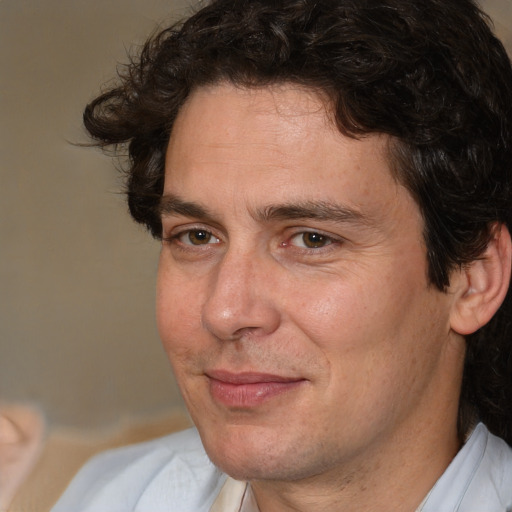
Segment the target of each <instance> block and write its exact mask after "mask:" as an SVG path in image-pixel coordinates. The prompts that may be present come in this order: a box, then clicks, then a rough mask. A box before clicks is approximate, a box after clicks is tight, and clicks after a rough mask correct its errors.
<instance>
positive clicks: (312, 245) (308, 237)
mask: <svg viewBox="0 0 512 512" xmlns="http://www.w3.org/2000/svg"><path fill="white" fill-rule="evenodd" d="M302 240H303V241H304V245H305V246H306V247H308V248H309V249H317V248H318V247H323V246H324V245H327V244H328V243H329V238H328V237H326V236H324V235H321V234H320V233H309V232H307V233H304V234H303V235H302Z"/></svg>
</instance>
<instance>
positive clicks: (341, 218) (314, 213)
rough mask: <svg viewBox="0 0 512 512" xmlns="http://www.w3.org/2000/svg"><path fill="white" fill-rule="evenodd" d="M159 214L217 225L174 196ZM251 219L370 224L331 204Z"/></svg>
mask: <svg viewBox="0 0 512 512" xmlns="http://www.w3.org/2000/svg"><path fill="white" fill-rule="evenodd" d="M158 212H159V214H160V215H161V216H172V215H177V216H184V217H193V218H196V219H201V220H204V221H208V222H216V221H215V215H214V214H213V213H212V212H210V211H209V210H208V208H207V207H205V206H203V205H201V204H199V203H195V202H190V201H184V200H183V199H181V198H179V197H178V196H176V195H174V194H169V195H164V196H162V198H161V199H160V203H159V207H158ZM251 215H252V217H253V218H254V219H256V220H258V221H260V222H270V221H272V220H300V219H304V220H306V219H312V220H321V221H333V222H341V223H361V224H370V223H371V222H370V219H369V218H368V217H367V216H366V215H364V214H363V213H361V212H360V211H358V210H356V209H354V208H351V207H348V206H345V205H341V204H336V203H333V202H330V201H299V202H294V203H284V204H275V205H267V206H265V207H264V208H262V209H258V210H256V211H254V212H251Z"/></svg>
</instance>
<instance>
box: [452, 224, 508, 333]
mask: <svg viewBox="0 0 512 512" xmlns="http://www.w3.org/2000/svg"><path fill="white" fill-rule="evenodd" d="M511 262H512V242H511V240H510V233H509V231H508V229H507V227H506V226H505V225H504V224H496V225H495V226H494V227H493V229H492V238H491V240H490V241H489V244H488V245H487V248H486V250H485V252H484V253H483V254H482V256H481V257H480V258H478V259H476V260H474V261H472V262H471V263H470V264H469V265H467V266H465V267H464V268H462V269H461V270H460V271H459V272H458V273H454V276H453V278H454V281H453V282H452V283H451V285H450V288H452V284H453V288H452V290H453V291H454V293H455V297H454V298H455V302H454V304H453V308H452V311H451V316H450V325H451V328H452V329H453V330H454V331H455V332H457V333H459V334H462V335H468V334H471V333H473V332H475V331H477V330H478V329H480V327H482V326H484V325H485V324H486V323H487V322H488V321H489V320H490V319H491V318H492V317H493V316H494V314H495V313H496V311H498V309H499V307H500V306H501V304H502V302H503V300H504V299H505V296H506V294H507V291H508V287H509V283H510V272H511V265H512V263H511Z"/></svg>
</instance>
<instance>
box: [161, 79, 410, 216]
mask: <svg viewBox="0 0 512 512" xmlns="http://www.w3.org/2000/svg"><path fill="white" fill-rule="evenodd" d="M389 145H390V139H389V137H388V136H385V135H380V134H370V135H366V136H364V137H363V138H361V139H356V138H352V137H347V136H345V135H343V134H341V133H340V132H339V130H338V129H337V128H336V126H335V123H334V122H333V120H332V116H331V113H330V110H329V108H328V107H326V101H325V100H324V99H323V98H322V97H321V96H320V94H318V93H317V92H315V91H313V90H309V89H305V88H303V87H300V86H295V85H290V84H285V85H280V86H273V87H265V88H263V87H261V88H249V89H247V88H237V87H235V86H233V85H231V84H227V83H222V84H218V85H215V86H209V87H202V88H199V89H197V90H196V91H194V92H193V93H192V94H191V96H190V97H189V99H188V100H187V102H186V103H185V104H184V106H183V107H182V109H181V111H180V113H179V115H178V117H177V119H176V122H175V125H174V128H173V132H172V135H171V138H170V141H169V146H168V151H167V158H166V178H165V187H164V188H165V190H164V194H173V195H178V196H181V195H185V196H187V197H186V199H188V198H189V197H188V196H190V195H194V196H197V197H194V198H193V199H194V200H196V199H201V200H205V199H206V200H207V202H210V201H213V199H214V196H215V195H216V194H217V193H219V194H220V195H222V194H224V199H225V200H226V199H227V200H228V201H232V202H235V199H236V202H238V203H239V202H240V198H241V197H242V198H243V199H244V200H245V201H246V203H247V205H248V206H249V207H250V206H254V207H255V208H258V207H260V206H261V205H260V204H258V203H264V202H265V201H266V200H267V199H268V200H269V201H270V200H271V199H272V200H273V201H274V202H275V201H276V200H279V201H282V200H283V199H286V200H287V201H288V202H289V201H293V200H296V201H329V202H337V201H340V200H342V201H343V202H344V203H347V204H348V205H349V206H351V207H352V208H353V209H355V210H357V209H358V208H359V206H360V205H361V204H360V203H363V202H367V203H368V198H369V197H372V196H374V199H375V203H379V205H380V207H385V204H386V203H389V202H390V201H391V202H392V201H394V199H395V198H396V195H397V194H399V195H400V194H407V195H408V193H407V192H406V191H405V189H403V187H401V186H400V185H399V184H398V183H397V182H396V180H395V179H394V177H393V175H392V173H391V170H390V165H389ZM284 196H286V197H284ZM208 198H209V199H208ZM251 203H254V204H251ZM369 213H371V212H369Z"/></svg>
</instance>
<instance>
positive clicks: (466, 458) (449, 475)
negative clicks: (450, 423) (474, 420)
mask: <svg viewBox="0 0 512 512" xmlns="http://www.w3.org/2000/svg"><path fill="white" fill-rule="evenodd" d="M421 510H422V512H439V511H443V512H445V511H446V512H455V511H457V512H505V511H506V510H512V448H511V447H510V446H509V445H508V444H507V443H506V442H505V441H503V440H502V439H500V438H499V437H496V436H494V435H493V434H491V433H490V432H489V430H487V428H486V427H485V426H484V425H483V424H482V423H480V424H479V425H478V426H477V427H476V428H475V430H474V432H473V433H472V435H471V436H470V438H469V439H468V441H467V442H466V444H465V445H464V446H463V447H462V449H461V450H460V452H459V453H458V454H457V456H456V457H455V459H454V460H453V461H452V463H451V464H450V466H449V467H448V468H447V470H446V471H445V473H444V474H443V475H442V476H441V478H440V479H439V480H438V481H437V483H436V485H435V486H434V488H433V489H432V491H431V493H430V495H429V497H428V499H427V500H426V503H425V505H424V506H423V507H422V508H421Z"/></svg>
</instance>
